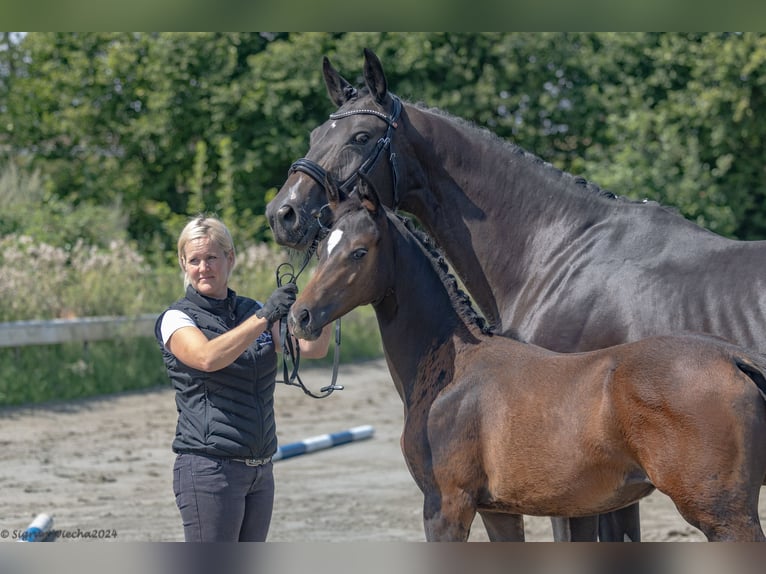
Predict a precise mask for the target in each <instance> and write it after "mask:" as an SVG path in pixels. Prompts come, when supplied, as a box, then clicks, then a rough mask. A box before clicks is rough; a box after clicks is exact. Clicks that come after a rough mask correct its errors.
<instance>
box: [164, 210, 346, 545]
mask: <svg viewBox="0 0 766 574" xmlns="http://www.w3.org/2000/svg"><path fill="white" fill-rule="evenodd" d="M178 262H179V264H180V266H181V269H182V270H183V272H184V283H185V286H186V295H185V297H183V298H182V299H179V300H178V301H176V302H175V303H173V305H171V306H170V307H169V308H168V309H167V310H166V311H165V312H164V313H163V314H162V315H160V317H159V318H158V319H157V324H156V326H155V335H156V336H157V339H158V341H159V343H160V347H161V349H162V355H163V360H164V362H165V366H166V368H167V371H168V375H169V377H170V380H171V381H172V383H173V386H174V387H175V389H176V407H177V410H178V424H177V426H176V435H175V439H174V441H173V451H174V452H176V453H177V456H176V462H175V465H174V468H173V491H174V493H175V496H176V504H177V505H178V508H179V510H180V512H181V518H182V520H183V525H184V537H185V539H186V540H187V541H196V542H206V541H210V542H225V541H264V540H266V535H267V534H268V530H269V525H270V523H271V514H272V508H273V503H274V477H273V473H272V462H271V457H272V455H273V454H274V452H275V451H276V448H277V438H276V431H275V425H274V408H273V406H274V385H275V381H276V371H277V355H276V349H277V348H280V347H281V343H280V340H279V328H278V323H279V320H280V319H281V318H282V317H284V316H285V315H286V314H287V312H288V311H289V309H290V305H292V303H293V302H294V301H295V297H296V293H297V287H296V286H295V285H293V284H288V285H284V286H282V287H279V288H277V289H276V290H275V291H274V292H273V293H272V294H271V296H270V297H269V298H268V299H267V300H266V302H265V303H263V304H261V303H259V302H257V301H255V300H253V299H249V298H247V297H241V296H238V295H237V294H236V293H235V292H234V291H232V290H231V289H230V288H229V286H228V282H229V275H230V274H231V271H232V269H234V265H235V262H236V257H235V253H234V244H233V241H232V238H231V234H230V233H229V231H228V229H227V228H226V226H225V225H224V224H223V223H222V222H221V221H220V220H218V219H216V218H213V217H205V216H199V217H196V218H195V219H193V220H192V221H190V222H189V223H188V224H187V225H186V227H185V228H184V229H183V231H182V232H181V235H180V236H179V238H178ZM330 331H331V330H330V328H328V329H326V330H325V332H323V334H322V336H321V337H320V338H319V339H318V340H316V341H313V342H310V341H305V340H301V341H299V345H300V352H301V356H302V357H305V358H320V357H323V356H325V355H326V354H327V349H328V347H329V341H330Z"/></svg>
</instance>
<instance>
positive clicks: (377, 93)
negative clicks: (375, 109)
mask: <svg viewBox="0 0 766 574" xmlns="http://www.w3.org/2000/svg"><path fill="white" fill-rule="evenodd" d="M364 82H365V84H367V89H368V90H370V94H371V95H372V97H374V98H375V101H376V102H378V103H379V104H382V103H383V102H385V100H386V96H387V95H388V83H387V82H386V75H385V74H384V73H383V66H382V65H381V63H380V60H379V59H378V57H377V56H376V55H375V53H374V52H373V51H372V50H370V49H369V48H365V49H364Z"/></svg>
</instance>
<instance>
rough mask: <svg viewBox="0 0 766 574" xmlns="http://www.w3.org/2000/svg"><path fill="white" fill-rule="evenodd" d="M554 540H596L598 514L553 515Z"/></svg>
mask: <svg viewBox="0 0 766 574" xmlns="http://www.w3.org/2000/svg"><path fill="white" fill-rule="evenodd" d="M551 526H552V527H553V540H555V541H556V542H595V541H596V540H597V535H598V516H581V517H579V518H566V517H564V516H551Z"/></svg>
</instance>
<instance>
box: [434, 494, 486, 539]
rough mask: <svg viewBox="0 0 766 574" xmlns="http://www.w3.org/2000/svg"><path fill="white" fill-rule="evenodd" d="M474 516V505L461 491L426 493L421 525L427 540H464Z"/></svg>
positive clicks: (469, 531) (469, 530) (466, 537)
mask: <svg viewBox="0 0 766 574" xmlns="http://www.w3.org/2000/svg"><path fill="white" fill-rule="evenodd" d="M475 516H476V505H475V503H474V501H473V500H471V499H470V498H469V497H468V496H467V495H466V494H465V492H463V491H459V492H458V493H455V494H452V495H448V494H446V493H439V492H433V493H430V494H429V493H427V494H426V495H425V500H424V503H423V526H424V528H425V533H426V540H427V541H428V542H466V541H467V540H468V535H469V534H470V533H471V524H472V523H473V519H474V517H475Z"/></svg>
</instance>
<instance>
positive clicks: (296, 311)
mask: <svg viewBox="0 0 766 574" xmlns="http://www.w3.org/2000/svg"><path fill="white" fill-rule="evenodd" d="M361 195H362V196H363V197H365V202H364V204H363V205H364V206H365V207H363V208H357V209H355V210H354V209H352V208H350V207H348V206H347V204H348V203H351V202H350V201H349V202H344V203H342V204H341V206H346V209H347V211H346V212H344V214H343V215H340V217H339V219H338V220H337V222H336V229H335V230H334V231H333V232H332V234H331V235H330V237H329V238H328V240H327V241H326V242H324V243H323V247H321V248H320V249H321V250H322V251H321V258H320V263H319V266H318V268H317V271H316V273H315V275H314V276H313V278H312V280H311V281H310V283H309V284H308V285H307V286H306V287H305V288H304V290H303V292H302V294H301V295H300V297H299V298H298V301H296V303H295V304H294V306H293V308H292V311H291V314H290V325H291V328H292V330H293V332H294V333H295V334H296V335H298V336H301V337H307V338H312V337H314V336H316V335H317V334H318V333H319V332H320V331H321V328H322V327H323V326H324V325H325V324H327V323H328V322H330V321H332V320H334V319H335V318H337V317H338V316H341V315H343V314H344V313H346V312H348V311H349V310H351V309H352V308H354V307H356V306H358V305H363V304H366V303H373V306H374V308H375V311H376V314H377V319H378V323H379V326H380V331H381V335H382V341H383V347H384V350H385V355H386V360H387V362H388V367H389V370H390V372H391V375H392V379H393V381H394V385H395V387H396V389H397V391H398V393H399V395H400V397H401V399H402V401H403V404H404V410H405V423H404V431H403V434H402V450H403V453H404V456H405V459H406V461H407V464H408V467H409V469H410V472H411V474H412V476H413V478H414V479H415V481H416V483H417V484H418V486H419V487H420V489H421V490H422V491H423V494H424V524H425V531H426V537H427V539H428V540H466V539H467V538H468V535H469V529H470V526H471V524H472V521H473V519H474V517H475V514H476V512H477V511H478V512H480V513H481V514H482V518H483V519H484V521H485V524H487V525H488V532H489V534H490V537H491V538H492V537H493V529H492V525H493V523H494V522H493V519H492V518H493V516H496V517H499V518H501V519H502V520H501V521H500V522H501V523H502V525H503V528H504V531H503V532H502V536H503V537H504V538H506V539H507V538H508V536H509V533H508V530H507V529H508V524H509V523H514V524H515V525H516V529H517V531H516V538H517V539H523V523H522V519H521V517H520V516H518V515H519V514H529V515H543V516H573V517H575V516H588V515H593V514H597V513H601V512H607V511H612V510H615V509H619V508H622V507H624V506H626V505H629V504H631V503H633V502H635V501H637V500H638V499H640V498H641V497H643V496H646V495H647V494H649V493H650V492H651V491H652V490H653V489H654V488H655V487H656V488H658V489H659V490H661V491H662V492H664V493H665V494H667V495H668V496H670V497H671V498H672V499H673V501H674V502H675V504H676V506H677V508H678V510H679V511H680V513H681V514H682V516H683V517H684V518H685V519H686V520H687V521H688V522H689V523H691V524H692V525H694V526H696V527H698V528H700V529H701V530H702V531H703V533H704V534H705V535H706V536H707V537H708V539H710V540H762V539H763V532H762V530H761V527H760V522H759V518H758V511H757V507H758V496H759V491H760V486H761V483H762V481H763V480H764V477H766V448H764V442H763V438H762V437H764V436H766V402H765V401H764V396H762V393H764V392H766V380H765V379H764V377H763V375H762V372H763V369H762V367H761V366H759V365H758V364H757V363H756V359H753V358H751V357H750V356H749V355H748V354H747V352H746V351H745V350H744V349H742V348H740V347H736V346H734V345H730V344H728V343H725V342H723V341H721V340H719V339H715V338H712V337H708V336H704V335H692V334H689V335H682V336H666V337H658V338H650V339H644V340H641V341H639V342H635V343H629V344H624V345H619V346H616V347H612V348H608V349H603V350H598V351H593V352H588V353H578V354H568V355H564V354H558V353H555V352H552V351H548V350H545V349H542V348H540V347H537V346H533V345H529V344H525V343H522V342H520V341H517V340H514V339H511V338H505V337H496V336H491V335H490V334H488V333H487V332H485V330H483V329H482V328H481V327H480V326H479V325H478V324H473V323H471V322H470V321H466V320H464V317H463V315H461V314H460V313H459V312H458V311H456V309H455V307H454V301H453V298H454V297H451V296H450V293H449V292H448V291H447V290H446V289H445V286H444V284H443V278H442V276H441V275H440V274H439V273H437V272H436V270H435V269H434V266H433V261H432V259H431V258H430V257H429V255H428V253H427V252H426V251H425V250H424V248H423V246H422V245H421V243H420V242H419V240H418V239H416V238H415V237H414V236H413V235H412V234H411V233H409V232H408V231H407V230H406V229H405V228H404V227H403V225H402V224H401V222H400V221H399V220H398V219H396V217H395V216H393V215H390V214H385V213H384V212H383V209H382V208H381V207H380V205H379V204H377V197H376V196H375V195H374V194H369V193H367V194H365V193H362V194H361ZM356 205H360V204H359V203H356ZM373 222H374V224H373ZM754 381H756V382H758V383H759V384H760V385H762V388H761V389H760V390H759V387H758V386H757V385H756V383H755V382H754Z"/></svg>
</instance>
